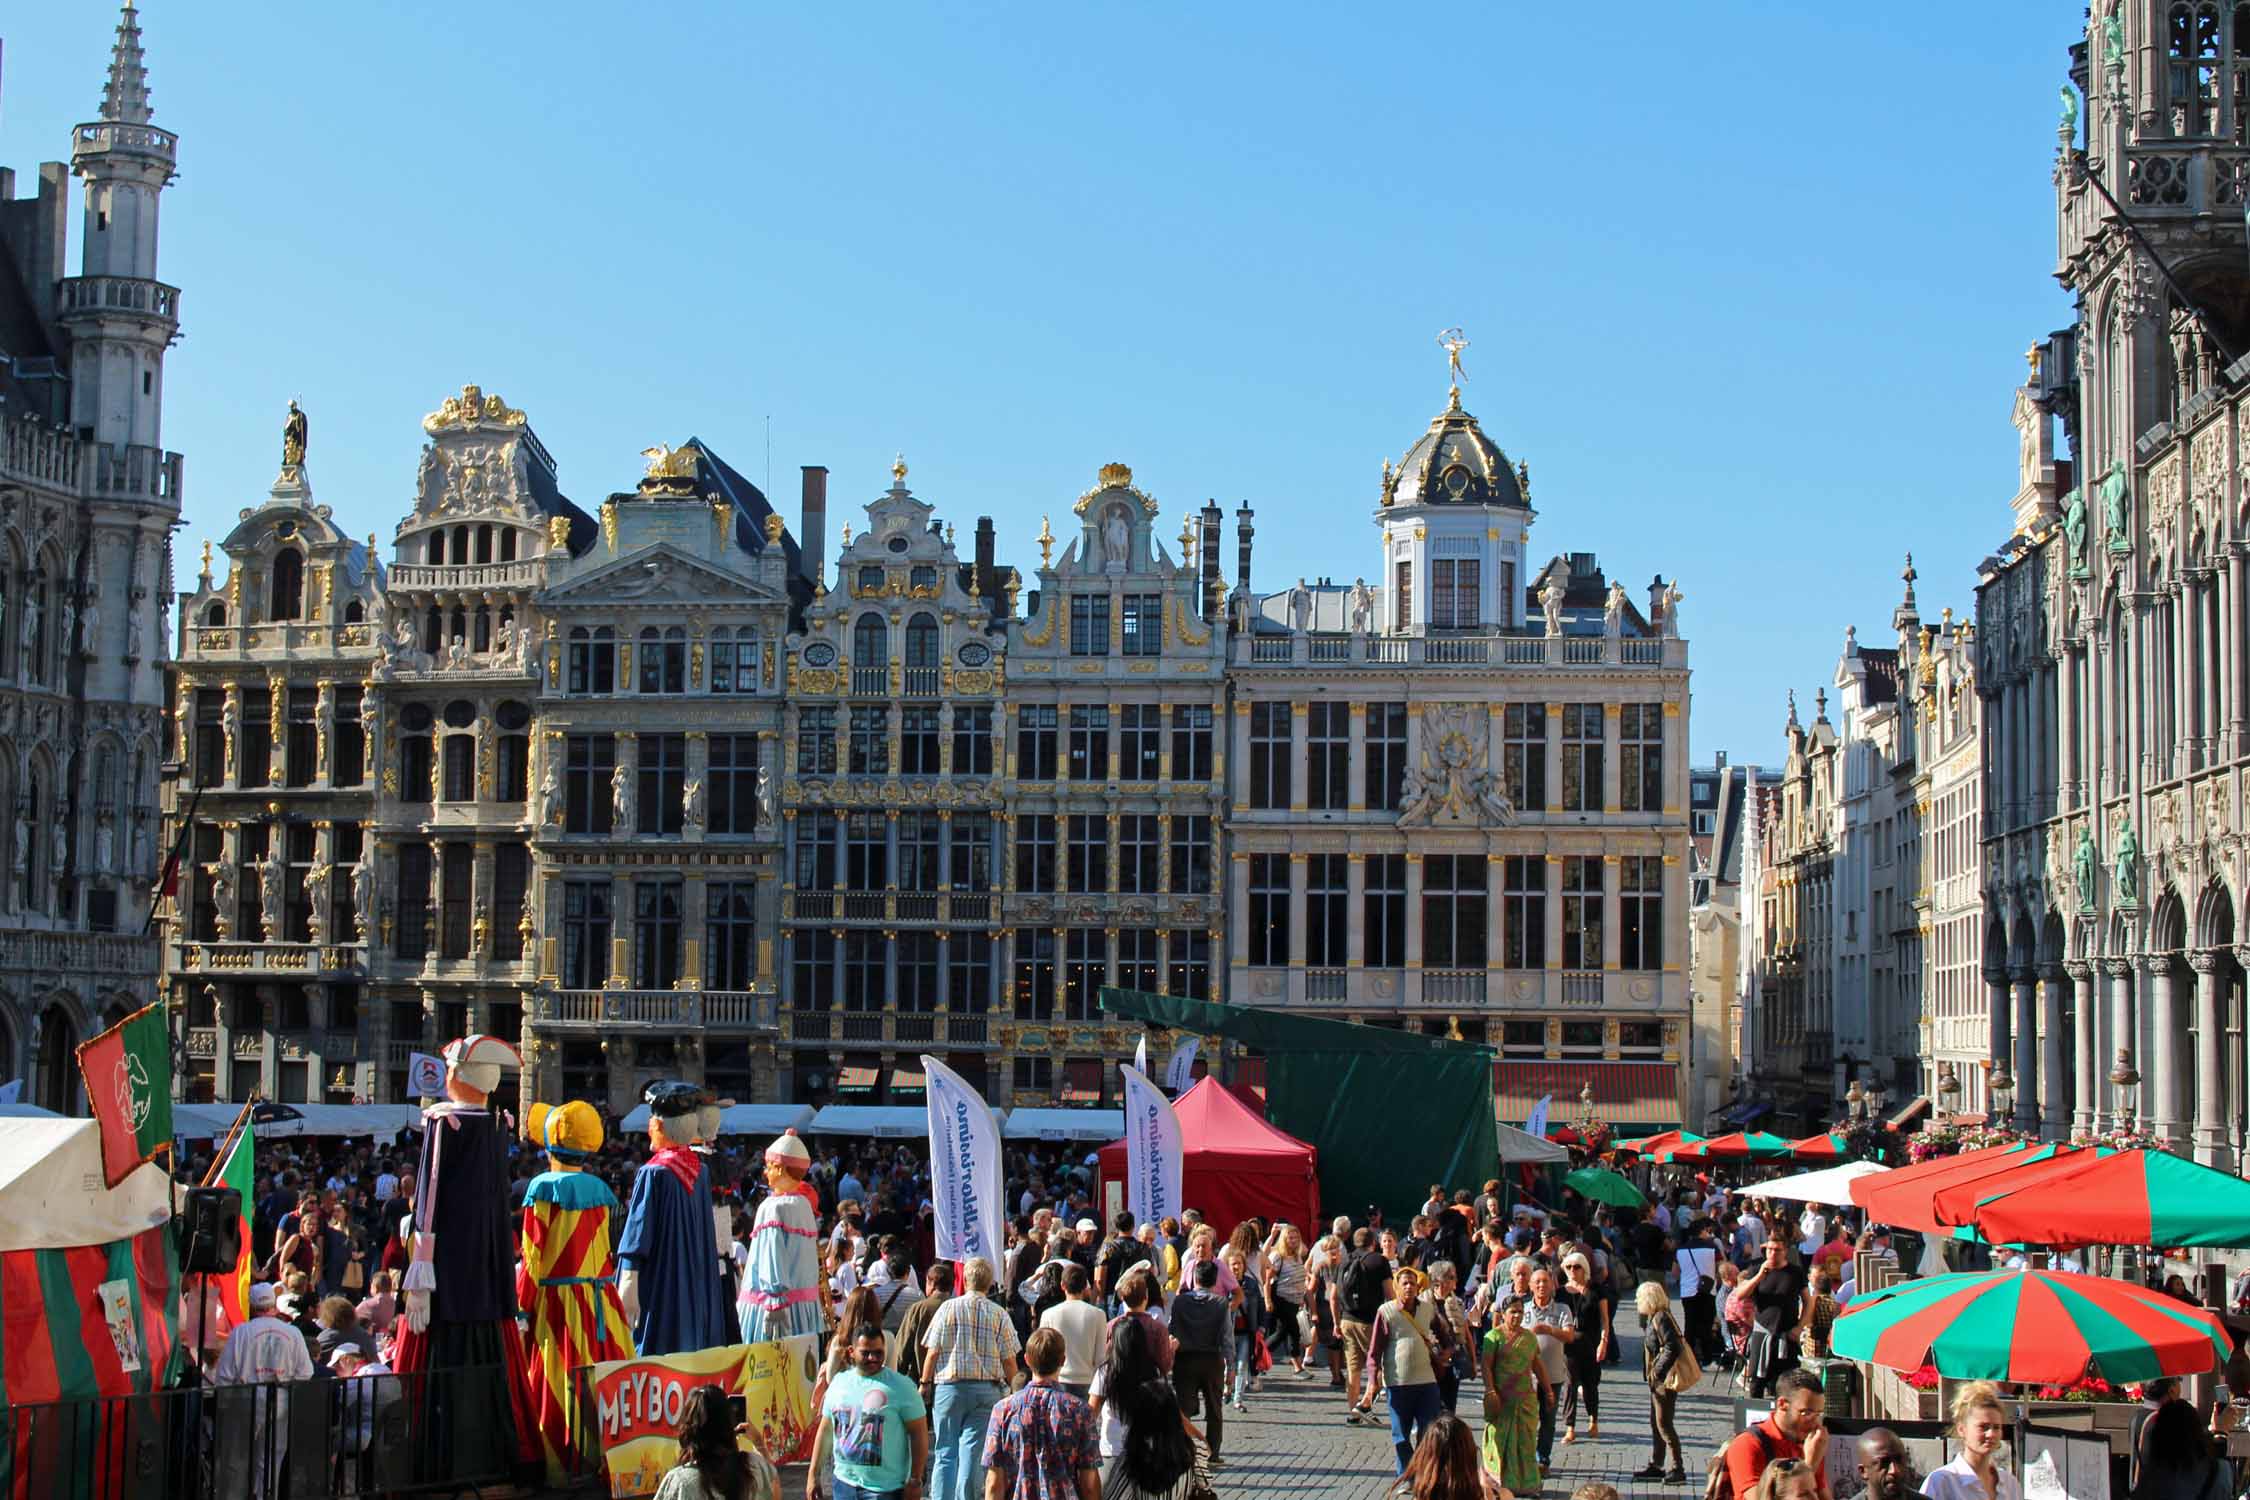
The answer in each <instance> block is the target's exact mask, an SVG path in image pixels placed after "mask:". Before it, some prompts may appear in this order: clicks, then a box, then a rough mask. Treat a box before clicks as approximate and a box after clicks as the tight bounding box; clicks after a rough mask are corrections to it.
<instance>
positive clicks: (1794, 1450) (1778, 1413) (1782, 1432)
mask: <svg viewBox="0 0 2250 1500" xmlns="http://www.w3.org/2000/svg"><path fill="white" fill-rule="evenodd" d="M1824 1419H1825V1405H1824V1403H1823V1401H1822V1399H1821V1391H1820V1382H1819V1381H1818V1380H1815V1379H1814V1378H1813V1377H1812V1376H1810V1375H1808V1374H1806V1373H1805V1372H1804V1371H1803V1370H1784V1371H1782V1372H1781V1373H1780V1374H1779V1375H1778V1376H1776V1377H1775V1378H1774V1383H1773V1414H1772V1415H1771V1416H1767V1417H1762V1418H1760V1419H1759V1420H1758V1421H1756V1422H1754V1423H1752V1424H1751V1425H1750V1426H1749V1427H1746V1428H1744V1429H1743V1430H1742V1431H1741V1432H1739V1433H1737V1434H1736V1435H1735V1439H1734V1441H1733V1442H1731V1443H1729V1444H1727V1445H1726V1447H1725V1448H1723V1449H1721V1450H1720V1452H1719V1456H1718V1457H1716V1458H1714V1459H1713V1460H1712V1461H1711V1472H1710V1475H1709V1477H1708V1478H1707V1479H1706V1481H1705V1483H1704V1486H1703V1497H1704V1500H1750V1497H1751V1496H1752V1495H1753V1494H1755V1493H1756V1491H1757V1488H1758V1480H1759V1478H1760V1477H1761V1476H1763V1475H1764V1474H1765V1472H1766V1468H1767V1466H1768V1465H1770V1464H1772V1463H1773V1462H1774V1461H1775V1460H1776V1459H1790V1460H1793V1461H1795V1462H1797V1463H1801V1464H1804V1465H1805V1466H1807V1467H1809V1468H1810V1469H1811V1470H1812V1471H1813V1473H1814V1474H1815V1475H1817V1476H1818V1477H1819V1481H1820V1493H1821V1494H1822V1496H1823V1497H1825V1496H1826V1495H1827V1494H1828V1429H1827V1427H1826V1426H1825V1425H1823V1424H1824Z"/></svg>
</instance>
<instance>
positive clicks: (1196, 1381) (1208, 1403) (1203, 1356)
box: [1172, 1349, 1227, 1458]
mask: <svg viewBox="0 0 2250 1500" xmlns="http://www.w3.org/2000/svg"><path fill="white" fill-rule="evenodd" d="M1226 1368H1227V1363H1226V1356H1225V1355H1223V1354H1220V1353H1218V1352H1217V1351H1216V1350H1202V1349H1182V1350H1179V1351H1178V1352H1177V1353H1175V1354H1174V1355H1173V1356H1172V1393H1173V1394H1174V1395H1176V1396H1178V1397H1179V1398H1180V1410H1181V1412H1182V1413H1183V1414H1185V1415H1186V1416H1187V1417H1188V1418H1189V1420H1191V1421H1193V1420H1198V1419H1202V1420H1204V1421H1205V1426H1204V1429H1203V1433H1204V1436H1205V1438H1206V1439H1208V1440H1209V1442H1210V1444H1211V1456H1212V1457H1213V1458H1216V1457H1218V1456H1219V1443H1220V1440H1221V1439H1223V1438H1224V1437H1225V1436H1226V1430H1227V1408H1226V1402H1225V1401H1223V1400H1221V1399H1220V1395H1219V1393H1220V1391H1221V1390H1222V1389H1223V1387H1224V1384H1225V1381H1226ZM1206 1410H1207V1411H1208V1412H1209V1414H1210V1415H1209V1417H1208V1418H1204V1412H1205V1411H1206Z"/></svg>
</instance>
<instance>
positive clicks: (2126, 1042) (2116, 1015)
mask: <svg viewBox="0 0 2250 1500" xmlns="http://www.w3.org/2000/svg"><path fill="white" fill-rule="evenodd" d="M2101 966H2102V977H2104V978H2105V979H2107V980H2108V981H2109V1040H2110V1048H2109V1055H2108V1056H2106V1057H2102V1058H2097V1059H2096V1060H2095V1063H2094V1073H2095V1081H2096V1087H2098V1088H2099V1089H2100V1090H2101V1094H2100V1096H2099V1097H2100V1099H2101V1108H2100V1109H2098V1110H2096V1111H2095V1115H2094V1127H2095V1128H2096V1129H2097V1130H2098V1129H2101V1128H2103V1127H2105V1126H2107V1127H2111V1128H2115V1129H2131V1128H2132V1125H2133V1116H2132V1115H2131V1114H2130V1113H2128V1112H2127V1111H2125V1110H2123V1109H2121V1108H2119V1103H2120V1101H2119V1099H2118V1097H2117V1092H2116V1090H2115V1088H2113V1087H2112V1086H2111V1084H2110V1081H2109V1071H2110V1069H2111V1068H2112V1067H2114V1066H2115V1065H2116V1062H2117V1054H2118V1053H2119V1052H2121V1051H2122V1052H2126V1053H2128V1054H2131V1053H2133V961H2132V960H2131V959H2129V958H2105V959H2103V960H2102V961H2101ZM2143 1061H2144V1059H2142V1058H2140V1057H2139V1056H2138V1055H2134V1057H2133V1066H2134V1067H2135V1068H2138V1067H2139V1066H2140V1065H2141V1063H2142V1062H2143ZM2142 1097H2146V1096H2145V1095H2144V1096H2142Z"/></svg>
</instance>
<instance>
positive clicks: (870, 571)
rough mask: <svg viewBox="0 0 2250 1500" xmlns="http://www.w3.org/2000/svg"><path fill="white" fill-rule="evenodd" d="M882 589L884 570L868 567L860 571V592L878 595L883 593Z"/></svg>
mask: <svg viewBox="0 0 2250 1500" xmlns="http://www.w3.org/2000/svg"><path fill="white" fill-rule="evenodd" d="M882 589H883V570H882V569H881V568H879V567H866V568H861V569H860V570H859V591H860V592H861V593H863V594H876V593H881V592H882Z"/></svg>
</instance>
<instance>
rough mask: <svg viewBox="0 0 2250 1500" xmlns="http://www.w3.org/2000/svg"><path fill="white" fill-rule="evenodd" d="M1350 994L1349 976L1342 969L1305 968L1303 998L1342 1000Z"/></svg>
mask: <svg viewBox="0 0 2250 1500" xmlns="http://www.w3.org/2000/svg"><path fill="white" fill-rule="evenodd" d="M1350 994H1351V976H1350V975H1349V974H1347V973H1345V972H1344V971H1343V970H1342V969H1307V970H1306V971H1305V998H1306V999H1307V1000H1344V999H1348V998H1349V997H1350Z"/></svg>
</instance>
